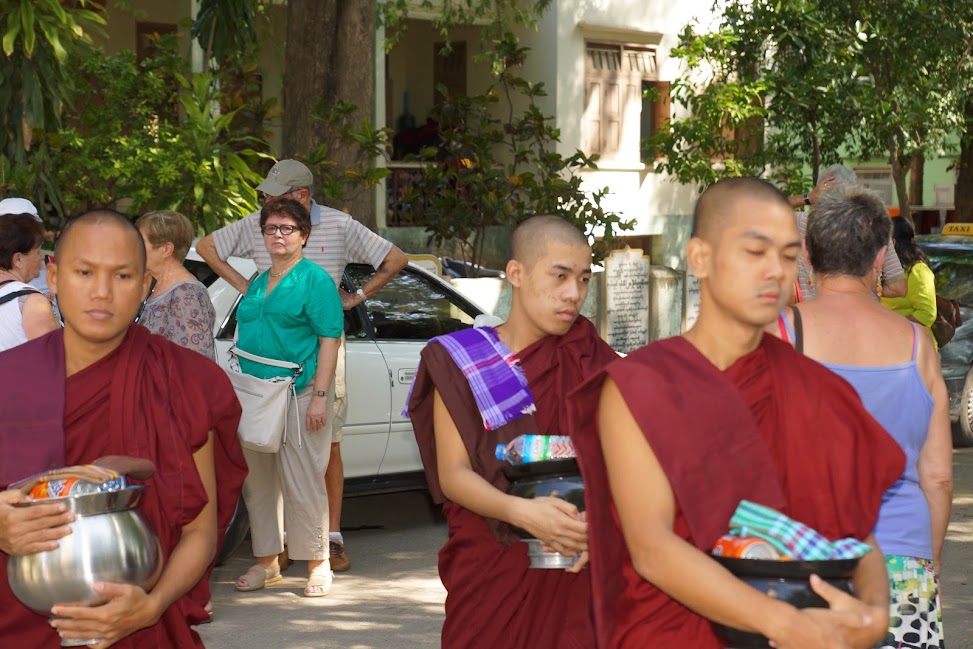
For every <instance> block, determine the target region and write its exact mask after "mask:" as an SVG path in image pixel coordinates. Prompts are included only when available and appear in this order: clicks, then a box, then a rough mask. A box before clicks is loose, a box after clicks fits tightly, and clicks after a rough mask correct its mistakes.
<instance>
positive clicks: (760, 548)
mask: <svg viewBox="0 0 973 649" xmlns="http://www.w3.org/2000/svg"><path fill="white" fill-rule="evenodd" d="M712 553H713V554H715V555H717V556H722V557H732V558H736V559H780V553H779V552H778V551H777V549H776V548H775V547H774V546H772V545H771V544H770V543H767V541H764V540H763V539H755V538H743V537H740V536H733V535H732V534H726V535H724V536H721V537H720V538H719V539H717V541H716V543H715V544H714V545H713V550H712Z"/></svg>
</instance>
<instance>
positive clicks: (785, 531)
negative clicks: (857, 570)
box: [730, 500, 872, 561]
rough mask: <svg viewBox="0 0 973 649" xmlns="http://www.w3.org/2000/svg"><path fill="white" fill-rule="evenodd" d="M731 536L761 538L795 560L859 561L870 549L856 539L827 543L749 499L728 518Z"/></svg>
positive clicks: (797, 522)
mask: <svg viewBox="0 0 973 649" xmlns="http://www.w3.org/2000/svg"><path fill="white" fill-rule="evenodd" d="M730 534H732V535H734V536H740V537H744V538H760V539H763V540H764V541H767V542H768V543H770V544H771V545H773V546H774V547H775V548H777V551H778V552H780V553H781V554H782V555H785V556H788V557H791V558H792V559H795V560H797V561H821V560H825V559H859V558H861V557H863V556H865V555H866V554H868V553H869V552H870V551H871V550H872V546H870V545H868V544H867V543H862V542H861V541H859V540H857V539H852V538H847V539H838V540H837V541H833V542H832V541H829V540H828V539H827V538H825V537H824V536H823V535H821V534H820V533H819V532H817V531H816V530H814V529H812V528H810V527H808V526H807V525H805V524H804V523H801V522H799V521H795V520H794V519H792V518H789V517H788V516H785V515H784V514H782V513H780V512H779V511H777V510H775V509H771V508H770V507H764V506H763V505H758V504H757V503H752V502H750V501H748V500H741V501H740V504H739V505H738V506H737V510H736V511H735V512H734V513H733V517H732V518H730Z"/></svg>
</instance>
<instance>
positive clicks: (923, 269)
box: [882, 216, 936, 343]
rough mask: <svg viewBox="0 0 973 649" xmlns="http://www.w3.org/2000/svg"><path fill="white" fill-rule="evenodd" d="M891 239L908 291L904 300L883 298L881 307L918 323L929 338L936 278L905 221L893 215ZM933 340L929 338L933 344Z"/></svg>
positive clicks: (933, 319)
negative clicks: (903, 272) (924, 329)
mask: <svg viewBox="0 0 973 649" xmlns="http://www.w3.org/2000/svg"><path fill="white" fill-rule="evenodd" d="M892 240H893V241H894V243H895V254H896V255H898V257H899V261H901V262H902V268H903V269H904V270H905V277H906V281H907V282H908V286H909V290H908V292H907V293H906V295H905V297H883V298H882V304H884V305H885V306H887V307H889V308H890V309H892V310H893V311H895V312H896V313H899V314H901V315H904V316H905V317H906V318H908V319H909V320H912V321H913V322H918V323H919V324H921V325H922V326H923V327H925V328H926V330H927V331H929V335H930V336H932V323H933V322H935V321H936V277H935V275H933V272H932V269H931V268H929V258H928V257H926V253H924V252H923V251H922V248H920V247H919V246H917V245H916V231H915V230H914V229H913V227H912V223H911V222H910V221H909V219H907V218H903V217H901V216H897V217H895V218H893V219H892ZM935 341H936V339H935V337H933V343H935Z"/></svg>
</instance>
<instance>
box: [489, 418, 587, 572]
mask: <svg viewBox="0 0 973 649" xmlns="http://www.w3.org/2000/svg"><path fill="white" fill-rule="evenodd" d="M574 457H575V456H574V446H573V445H572V444H571V439H570V438H569V437H568V436H566V435H521V436H520V437H518V438H516V439H514V440H513V441H511V442H508V443H507V444H497V459H498V460H500V461H501V462H504V463H505V464H504V467H503V474H504V475H505V476H506V477H507V479H508V480H510V486H509V487H508V488H507V493H508V494H510V495H511V496H518V497H520V498H544V497H549V498H560V499H561V500H565V501H567V502H569V503H571V504H573V505H575V506H576V507H577V508H578V510H579V511H584V484H583V482H582V480H581V474H580V473H579V472H578V464H577V462H576V461H575V459H574ZM515 531H516V532H517V533H518V534H519V535H520V537H521V540H522V541H523V542H524V543H526V544H527V556H528V558H529V560H530V567H531V568H542V569H551V568H554V569H562V570H563V569H564V568H569V567H571V566H573V565H574V564H575V562H576V561H577V557H566V556H563V555H561V554H558V553H557V552H553V551H547V550H544V548H543V544H542V543H541V542H540V541H539V540H538V539H535V538H534V537H533V536H531V535H530V534H529V533H527V532H526V531H524V530H520V529H515Z"/></svg>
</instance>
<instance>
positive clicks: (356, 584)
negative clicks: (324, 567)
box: [200, 492, 446, 649]
mask: <svg viewBox="0 0 973 649" xmlns="http://www.w3.org/2000/svg"><path fill="white" fill-rule="evenodd" d="M343 518H344V524H345V530H344V535H345V541H346V543H347V546H348V549H349V554H350V556H351V560H352V563H353V565H352V568H351V570H350V571H348V572H346V573H344V574H340V573H339V574H338V575H336V578H335V582H334V585H333V586H332V589H331V594H330V595H329V596H327V597H322V598H317V599H308V598H305V597H301V593H302V591H303V588H304V582H305V579H306V576H307V569H306V567H305V564H304V563H303V562H298V563H295V564H292V565H291V567H290V568H289V569H288V570H287V571H285V572H284V576H285V579H284V582H283V583H282V584H278V585H276V586H273V587H270V588H267V589H265V590H262V591H256V592H253V593H238V592H237V591H236V590H235V589H234V588H233V581H234V580H235V579H236V577H237V576H238V575H240V574H242V573H243V572H244V571H246V569H247V568H248V567H249V566H250V565H251V563H252V559H251V555H250V544H249V541H245V542H244V543H243V545H242V546H241V547H240V549H239V550H238V551H237V552H236V553H235V554H234V556H233V557H232V558H231V559H230V560H229V561H227V563H226V564H225V565H223V566H221V567H219V568H217V569H216V571H215V572H214V575H213V591H214V596H215V599H214V603H215V610H216V614H215V621H214V622H213V623H212V624H208V625H204V626H203V627H201V628H200V634H201V635H202V636H203V640H204V642H205V643H206V646H207V648H208V649H257V648H260V649H265V648H280V649H311V648H314V649H318V648H322V647H336V648H341V649H380V648H385V647H388V648H393V647H394V648H397V649H398V648H402V649H405V648H412V647H439V629H440V627H441V626H442V620H443V602H444V601H445V599H446V591H445V590H444V589H443V586H442V583H441V582H440V581H439V574H438V572H437V570H436V553H437V552H438V550H439V548H440V547H441V546H442V544H443V543H444V542H445V540H446V527H445V524H444V523H443V522H442V520H441V519H440V518H439V516H438V514H437V512H436V511H435V509H434V508H433V507H432V505H431V503H430V501H429V497H428V496H427V495H426V494H425V493H424V492H409V493H401V494H389V495H384V496H368V497H362V498H352V499H348V500H346V501H345V509H344V513H343Z"/></svg>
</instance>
